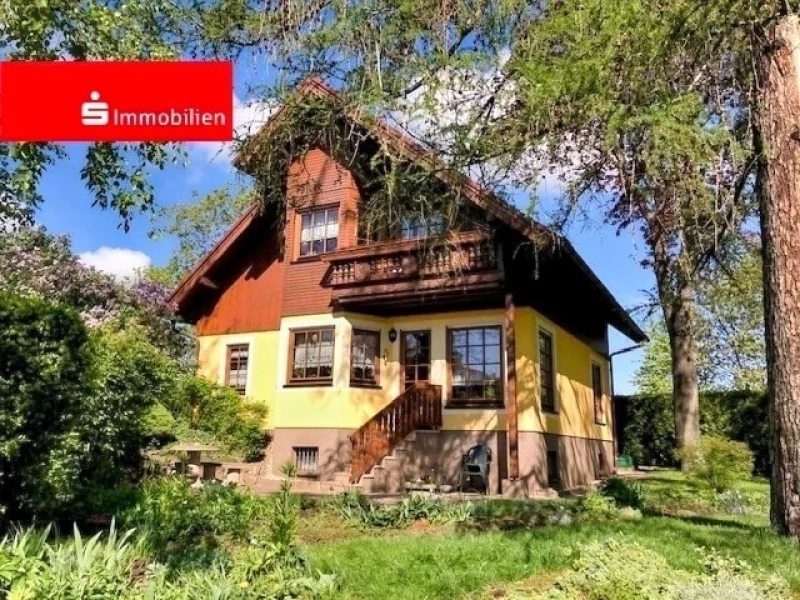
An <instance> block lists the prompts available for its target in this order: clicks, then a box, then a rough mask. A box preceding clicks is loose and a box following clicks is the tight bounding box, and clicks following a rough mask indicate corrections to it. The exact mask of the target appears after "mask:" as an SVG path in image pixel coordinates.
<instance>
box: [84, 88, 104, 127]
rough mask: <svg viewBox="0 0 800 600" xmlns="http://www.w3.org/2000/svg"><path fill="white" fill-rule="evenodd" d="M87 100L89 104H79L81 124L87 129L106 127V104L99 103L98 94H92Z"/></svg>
mask: <svg viewBox="0 0 800 600" xmlns="http://www.w3.org/2000/svg"><path fill="white" fill-rule="evenodd" d="M89 98H91V102H84V103H83V104H81V122H82V123H83V124H84V125H86V126H89V127H94V126H96V125H108V103H107V102H99V100H100V93H99V92H92V93H91V94H90V95H89Z"/></svg>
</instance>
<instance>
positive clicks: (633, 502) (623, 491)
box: [600, 477, 644, 508]
mask: <svg viewBox="0 0 800 600" xmlns="http://www.w3.org/2000/svg"><path fill="white" fill-rule="evenodd" d="M600 493H601V494H603V495H604V496H607V497H608V498H611V499H613V500H614V502H616V503H617V504H618V505H619V506H630V507H631V508H642V507H643V506H644V487H643V486H642V484H641V483H640V482H638V481H629V480H627V479H619V478H618V477H612V478H610V479H607V480H606V481H605V482H604V483H603V485H602V486H601V487H600Z"/></svg>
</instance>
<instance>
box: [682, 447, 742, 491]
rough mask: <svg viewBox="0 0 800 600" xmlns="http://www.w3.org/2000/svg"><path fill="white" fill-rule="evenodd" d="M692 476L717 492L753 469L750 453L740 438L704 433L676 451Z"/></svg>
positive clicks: (730, 485)
mask: <svg viewBox="0 0 800 600" xmlns="http://www.w3.org/2000/svg"><path fill="white" fill-rule="evenodd" d="M678 456H679V458H680V459H681V461H682V462H683V463H684V464H685V465H686V466H687V468H688V472H689V474H690V475H692V477H694V478H695V479H697V480H698V481H701V482H703V483H705V484H706V485H708V486H709V487H711V488H712V489H713V490H715V491H717V492H722V491H725V490H727V489H730V488H731V487H732V486H733V485H734V484H735V483H736V482H737V481H740V480H743V479H748V478H749V477H751V475H752V473H753V453H752V451H751V450H750V449H749V448H748V447H747V445H746V444H744V443H743V442H734V441H731V440H727V439H725V438H721V437H717V436H711V435H704V436H701V437H700V439H699V440H698V441H697V442H696V443H694V444H692V445H690V446H687V447H685V448H683V449H681V451H680V452H678Z"/></svg>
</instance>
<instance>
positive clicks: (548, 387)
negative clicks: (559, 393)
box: [539, 330, 556, 412]
mask: <svg viewBox="0 0 800 600" xmlns="http://www.w3.org/2000/svg"><path fill="white" fill-rule="evenodd" d="M553 365H554V363H553V336H552V335H551V334H550V333H548V332H546V331H543V330H539V377H540V378H541V390H540V391H541V399H542V400H541V402H542V410H546V411H548V412H556V379H555V369H554V366H553Z"/></svg>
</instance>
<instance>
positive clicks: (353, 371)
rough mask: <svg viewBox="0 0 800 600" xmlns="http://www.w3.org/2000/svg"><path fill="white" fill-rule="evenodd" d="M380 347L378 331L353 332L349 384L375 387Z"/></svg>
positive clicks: (362, 330)
mask: <svg viewBox="0 0 800 600" xmlns="http://www.w3.org/2000/svg"><path fill="white" fill-rule="evenodd" d="M380 347H381V334H380V332H379V331H368V330H365V329H354V330H353V349H352V356H351V359H350V383H351V384H355V385H377V383H378V359H379V356H380Z"/></svg>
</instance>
